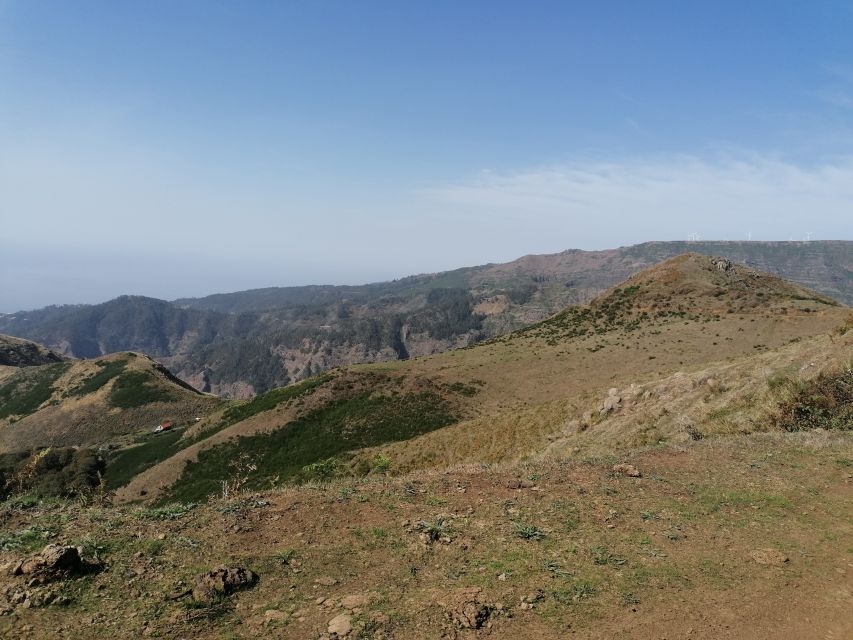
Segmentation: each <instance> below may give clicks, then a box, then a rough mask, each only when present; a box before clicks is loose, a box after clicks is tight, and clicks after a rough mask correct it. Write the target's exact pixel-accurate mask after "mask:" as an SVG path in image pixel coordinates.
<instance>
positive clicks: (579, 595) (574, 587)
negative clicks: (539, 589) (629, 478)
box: [551, 580, 598, 604]
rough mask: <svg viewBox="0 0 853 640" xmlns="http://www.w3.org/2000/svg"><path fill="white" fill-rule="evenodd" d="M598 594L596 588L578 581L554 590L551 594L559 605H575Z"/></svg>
mask: <svg viewBox="0 0 853 640" xmlns="http://www.w3.org/2000/svg"><path fill="white" fill-rule="evenodd" d="M597 592H598V588H597V587H596V585H595V584H594V583H592V582H589V581H587V580H578V581H577V582H575V583H573V584H571V585H570V586H568V587H564V588H562V589H555V590H554V591H552V592H551V595H552V596H554V599H555V600H556V601H557V602H559V603H561V604H577V603H579V602H581V601H583V600H586V599H587V598H591V597H592V596H594V595H595V594H596V593H597Z"/></svg>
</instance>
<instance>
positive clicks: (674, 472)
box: [0, 431, 853, 640]
mask: <svg viewBox="0 0 853 640" xmlns="http://www.w3.org/2000/svg"><path fill="white" fill-rule="evenodd" d="M851 497H853V436H851V434H849V433H828V432H822V431H818V432H810V433H808V434H803V433H795V434H779V433H776V434H755V435H750V436H739V437H720V438H706V439H704V440H701V441H696V442H689V443H685V444H683V445H661V446H658V447H654V448H650V449H646V450H643V451H640V452H637V453H635V454H631V455H629V456H627V457H621V458H596V459H585V460H580V461H572V462H568V461H561V460H552V461H548V462H539V463H536V464H530V465H525V466H521V467H519V466H506V467H482V466H480V467H469V468H459V469H455V470H453V471H450V472H431V473H430V472H420V473H418V474H412V475H409V476H406V477H401V478H394V479H390V478H386V479H376V478H374V479H371V480H369V481H363V482H333V483H329V484H324V485H316V486H313V487H312V486H308V487H302V488H298V489H287V490H279V491H275V492H269V493H263V494H245V495H239V496H237V497H236V498H231V499H230V500H217V501H211V502H209V503H207V504H203V505H175V504H173V505H164V506H159V507H152V506H147V507H141V506H111V505H110V504H109V502H108V498H107V497H106V496H105V497H103V499H101V500H96V501H94V502H92V503H89V504H81V503H79V502H77V503H61V502H56V503H39V504H33V503H28V502H21V501H19V502H11V503H6V505H5V506H4V507H3V511H2V513H0V518H2V529H0V549H2V552H1V553H0V562H2V563H4V564H5V568H4V569H3V570H2V572H1V574H0V611H2V614H3V615H2V617H0V636H2V637H8V638H39V639H41V638H72V637H73V638H114V637H123V638H134V637H163V638H252V637H259V636H265V637H268V638H299V639H304V638H309V639H320V638H344V637H346V638H351V639H354V638H395V639H401V640H402V639H407V638H412V639H415V638H417V639H421V638H436V639H438V638H475V637H487V636H488V637H494V638H520V639H524V638H537V639H541V638H565V637H567V636H573V637H578V638H613V637H619V638H636V639H638V640H639V639H651V638H656V639H657V638H670V639H671V638H715V639H717V638H738V639H741V638H746V639H751V638H754V639H757V638H802V639H806V638H809V639H811V638H826V639H840V638H847V637H851V636H853V606H851V605H853V518H851V516H853V500H851ZM49 544H50V545H59V546H58V547H52V548H51V549H52V550H51V549H48V550H46V555H47V559H48V560H50V558H53V559H54V560H56V559H57V558H65V559H66V561H67V560H68V559H69V558H71V564H70V565H62V566H60V567H59V570H58V571H53V570H51V569H50V567H49V566H48V565H49V564H50V563H49V562H48V561H46V560H45V554H42V555H40V556H39V555H35V556H34V554H38V552H41V551H42V549H43V548H44V547H45V546H46V545H49ZM66 547H72V548H74V551H73V552H71V551H65V552H60V551H57V549H60V550H61V549H64V548H66ZM78 548H79V549H78ZM77 555H79V558H77V560H79V564H77V560H74V556H77ZM28 562H29V564H28ZM24 567H29V569H28V570H26V571H24ZM34 567H35V569H33V568H34ZM39 567H40V568H39ZM45 567H47V568H45Z"/></svg>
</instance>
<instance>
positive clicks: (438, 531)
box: [416, 516, 450, 542]
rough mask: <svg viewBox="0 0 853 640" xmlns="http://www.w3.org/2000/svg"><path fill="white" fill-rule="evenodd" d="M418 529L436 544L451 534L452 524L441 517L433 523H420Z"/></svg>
mask: <svg viewBox="0 0 853 640" xmlns="http://www.w3.org/2000/svg"><path fill="white" fill-rule="evenodd" d="M416 529H417V530H418V531H420V532H421V533H425V534H427V536H428V537H429V539H430V540H432V541H433V542H435V541H436V540H440V539H441V538H443V537H444V536H446V535H448V534H449V533H450V522H448V521H447V520H445V519H444V518H442V517H441V516H439V517H438V518H436V519H435V520H433V521H423V522H419V523H418V526H417V527H416Z"/></svg>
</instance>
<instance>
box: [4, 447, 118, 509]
mask: <svg viewBox="0 0 853 640" xmlns="http://www.w3.org/2000/svg"><path fill="white" fill-rule="evenodd" d="M0 464H2V468H0V477H2V480H3V497H4V498H5V497H8V496H9V495H12V494H15V493H28V494H31V495H33V496H37V497H39V498H44V497H64V498H67V497H73V496H77V495H80V494H85V493H88V492H90V491H92V490H93V489H94V488H95V487H97V486H99V485H100V484H101V476H102V473H103V471H104V461H103V459H102V458H101V457H100V456H99V455H98V454H97V453H96V452H95V451H93V450H92V449H87V448H80V449H74V448H72V447H57V448H48V449H42V450H41V451H38V452H34V453H30V454H23V455H21V454H17V458H16V457H15V456H14V455H7V456H4V459H3V461H2V463H0Z"/></svg>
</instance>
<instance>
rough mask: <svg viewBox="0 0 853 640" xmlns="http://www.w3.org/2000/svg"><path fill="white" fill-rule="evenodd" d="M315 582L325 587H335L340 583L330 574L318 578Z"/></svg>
mask: <svg viewBox="0 0 853 640" xmlns="http://www.w3.org/2000/svg"><path fill="white" fill-rule="evenodd" d="M314 582H316V583H317V584H319V585H320V586H323V587H334V586H335V585H336V584H338V581H337V580H335V579H334V578H330V577H329V576H323V577H322V578H317V579H316V580H315V581H314Z"/></svg>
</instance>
